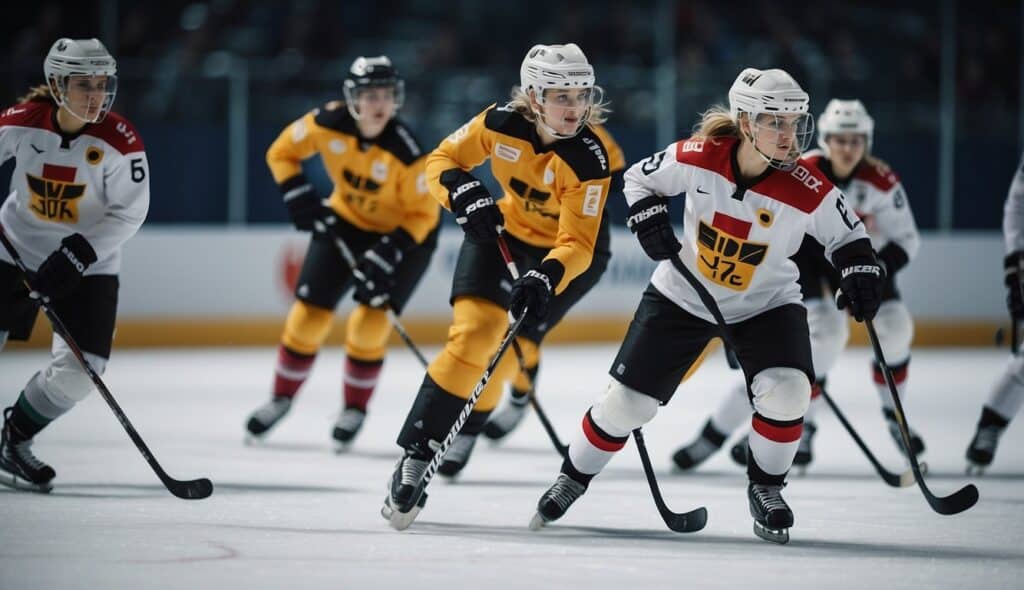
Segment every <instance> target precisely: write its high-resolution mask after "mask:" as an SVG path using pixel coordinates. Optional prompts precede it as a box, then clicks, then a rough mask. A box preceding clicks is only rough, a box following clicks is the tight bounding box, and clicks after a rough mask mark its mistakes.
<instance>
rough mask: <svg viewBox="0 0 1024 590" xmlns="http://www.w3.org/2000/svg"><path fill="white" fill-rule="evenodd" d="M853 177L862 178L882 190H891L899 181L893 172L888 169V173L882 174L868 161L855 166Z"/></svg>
mask: <svg viewBox="0 0 1024 590" xmlns="http://www.w3.org/2000/svg"><path fill="white" fill-rule="evenodd" d="M853 177H854V178H856V179H857V180H863V181H864V182H866V183H868V184H870V185H871V186H873V187H875V188H876V189H878V190H880V191H882V192H889V191H891V190H892V188H893V187H894V186H896V185H897V184H898V183H899V181H900V179H899V177H898V176H896V173H895V172H893V171H891V170H890V171H889V172H888V173H886V174H882V173H881V172H880V171H879V170H878V168H876V167H874V166H872V165H871V164H869V163H868V162H862V163H861V165H860V166H857V171H856V172H854V173H853Z"/></svg>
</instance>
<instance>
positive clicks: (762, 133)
mask: <svg viewBox="0 0 1024 590" xmlns="http://www.w3.org/2000/svg"><path fill="white" fill-rule="evenodd" d="M810 121H811V119H810V117H809V116H808V115H807V114H805V113H791V114H778V115H776V114H765V113H760V114H758V115H757V117H756V118H755V119H754V124H753V126H752V128H753V137H754V145H755V147H756V148H757V149H758V151H760V152H761V153H762V154H765V155H766V156H768V157H769V158H771V159H772V160H777V161H780V162H792V161H795V160H796V159H797V158H799V157H800V154H801V153H803V151H804V150H805V149H807V145H808V143H809V138H810V133H811V129H809V127H808V126H809V123H810Z"/></svg>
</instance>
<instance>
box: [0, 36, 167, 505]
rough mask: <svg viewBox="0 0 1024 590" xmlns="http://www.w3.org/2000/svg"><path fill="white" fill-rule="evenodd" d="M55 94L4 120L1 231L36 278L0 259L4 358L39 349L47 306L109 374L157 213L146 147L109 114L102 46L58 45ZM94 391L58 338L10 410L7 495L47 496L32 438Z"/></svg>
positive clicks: (3, 442) (50, 84) (4, 467)
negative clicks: (35, 340)
mask: <svg viewBox="0 0 1024 590" xmlns="http://www.w3.org/2000/svg"><path fill="white" fill-rule="evenodd" d="M43 75H44V78H45V84H42V85H40V86H37V87H35V88H32V89H31V90H30V91H29V93H28V95H27V96H25V97H23V98H22V99H21V100H20V101H19V104H16V105H14V106H12V107H10V108H8V109H6V110H4V111H3V112H0V160H3V161H6V160H8V159H11V158H14V160H15V166H14V173H13V176H12V178H11V187H12V191H13V192H12V193H11V194H10V195H9V196H8V197H7V200H6V201H4V203H3V207H2V208H0V225H2V231H3V232H4V234H5V235H6V236H7V238H8V240H10V242H11V243H12V245H13V246H14V248H15V250H16V251H17V253H18V255H19V256H20V257H21V259H22V260H23V261H24V263H25V265H26V266H27V267H28V269H29V270H30V271H31V276H29V277H27V278H28V279H29V280H30V281H31V284H32V287H33V288H34V289H35V291H32V292H29V290H28V288H27V286H26V284H25V279H26V277H23V276H21V273H20V272H19V271H18V269H17V267H16V266H15V265H14V264H13V259H12V257H11V256H10V255H9V254H8V252H7V250H6V249H5V248H0V349H2V348H3V346H4V343H5V342H6V341H7V339H8V338H10V339H11V340H24V339H27V338H28V337H29V335H30V334H31V332H32V328H33V326H34V324H35V320H36V317H37V316H38V310H39V299H40V298H42V299H44V300H46V301H47V302H48V305H49V306H50V308H51V309H53V311H54V312H55V313H56V315H57V316H58V317H59V318H60V319H61V321H62V322H63V323H64V325H65V326H66V327H67V329H68V332H69V333H70V335H71V337H72V339H74V341H75V342H76V343H77V344H78V346H79V348H80V349H81V351H82V353H83V355H84V357H85V359H86V360H87V361H88V363H89V364H90V365H91V366H92V368H93V370H95V371H96V373H97V374H102V373H103V371H104V369H105V368H106V365H107V361H108V359H109V358H110V349H111V341H112V340H113V335H114V322H115V319H116V316H117V293H118V285H119V283H118V272H119V271H120V268H121V247H122V246H123V245H124V243H125V242H126V241H127V240H128V239H129V238H131V237H132V236H133V235H135V232H136V231H137V230H138V229H139V226H140V225H142V222H143V220H144V219H145V218H146V213H147V212H148V211H149V165H148V164H147V161H146V152H145V150H144V148H143V143H142V136H141V135H140V134H139V133H138V131H136V130H135V127H134V126H133V125H132V124H131V123H130V122H129V121H128V120H127V119H125V118H124V117H122V116H120V115H118V114H117V113H113V112H111V111H110V108H111V106H113V104H114V97H115V95H116V93H117V62H116V61H115V60H114V57H113V56H112V55H110V52H108V51H107V49H106V47H104V46H103V43H101V42H100V41H99V40H98V39H58V40H57V41H56V42H55V43H54V44H53V46H52V47H51V48H50V51H49V53H48V54H47V55H46V59H45V60H44V61H43ZM93 387H94V386H93V382H92V379H91V378H90V377H89V375H88V374H87V373H86V372H85V370H84V369H83V368H82V367H81V366H80V365H79V363H78V360H77V359H76V357H75V356H74V354H73V352H72V350H71V348H70V347H69V346H68V344H67V343H66V342H65V341H64V339H62V338H61V337H60V336H57V335H56V334H54V336H53V346H52V347H51V352H50V362H49V364H48V365H47V366H46V367H45V368H42V369H41V370H39V371H38V372H37V373H36V374H35V375H33V376H32V377H31V378H30V379H29V381H28V383H27V384H26V385H25V387H24V389H22V391H21V395H20V396H18V399H17V401H16V402H15V403H14V405H13V406H12V407H9V408H7V409H6V410H4V414H3V415H4V421H3V433H2V438H0V483H2V484H4V485H8V486H12V487H16V488H21V489H28V490H32V491H39V492H48V491H50V489H52V486H53V479H54V477H55V475H56V472H55V471H54V469H53V468H52V467H51V466H49V465H47V464H46V463H44V462H43V461H42V460H40V459H39V458H37V457H36V456H35V455H34V454H33V452H32V441H33V440H34V437H35V436H36V435H37V434H38V433H39V432H40V431H41V430H43V429H44V428H45V427H46V426H47V425H48V424H50V423H51V422H53V421H54V420H56V419H57V418H59V417H60V416H61V415H62V414H64V413H66V412H67V411H69V410H70V409H71V408H73V407H74V406H75V404H76V403H78V402H80V401H82V400H83V399H85V397H86V396H87V395H89V393H91V392H92V390H93Z"/></svg>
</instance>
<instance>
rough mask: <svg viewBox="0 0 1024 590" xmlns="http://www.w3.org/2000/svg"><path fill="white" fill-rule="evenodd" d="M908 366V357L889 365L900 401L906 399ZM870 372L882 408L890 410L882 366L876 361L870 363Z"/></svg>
mask: <svg viewBox="0 0 1024 590" xmlns="http://www.w3.org/2000/svg"><path fill="white" fill-rule="evenodd" d="M909 366H910V359H909V358H908V359H906V360H905V361H903V362H901V363H898V364H892V365H889V370H890V371H892V380H893V382H894V383H895V384H896V393H898V394H899V396H900V401H901V402H905V401H906V399H907V392H906V383H907V369H908V367H909ZM871 373H872V376H873V378H874V381H875V387H876V388H877V389H878V396H879V397H880V398H881V399H882V408H883V409H886V410H892V409H893V403H892V396H891V395H890V393H889V386H888V385H887V384H886V383H885V375H883V374H882V368H881V367H880V366H879V365H878V363H872V368H871Z"/></svg>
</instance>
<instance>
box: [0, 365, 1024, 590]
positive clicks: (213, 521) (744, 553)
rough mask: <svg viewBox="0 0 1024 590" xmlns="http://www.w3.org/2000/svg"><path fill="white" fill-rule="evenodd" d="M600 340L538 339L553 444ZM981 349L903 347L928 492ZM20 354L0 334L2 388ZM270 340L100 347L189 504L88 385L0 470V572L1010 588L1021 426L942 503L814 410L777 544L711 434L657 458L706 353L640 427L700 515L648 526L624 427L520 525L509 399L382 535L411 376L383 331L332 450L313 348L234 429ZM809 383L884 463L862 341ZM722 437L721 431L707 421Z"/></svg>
mask: <svg viewBox="0 0 1024 590" xmlns="http://www.w3.org/2000/svg"><path fill="white" fill-rule="evenodd" d="M614 353H615V347H614V346H590V347H581V346H576V347H557V348H556V347H552V348H550V349H548V350H546V351H545V355H544V363H543V366H542V371H541V377H540V384H539V396H540V400H541V401H542V403H543V405H544V407H545V409H546V410H547V412H548V413H549V414H550V416H551V418H552V419H553V421H554V423H555V426H556V428H557V429H558V432H559V433H560V435H561V436H562V438H563V439H566V442H568V441H569V440H570V439H572V438H573V437H574V436H575V434H576V431H577V430H578V428H579V420H580V418H581V416H582V415H583V412H584V411H585V410H586V408H587V407H588V404H589V403H590V401H591V400H592V399H593V398H595V397H596V396H597V395H599V394H600V393H601V392H602V391H603V390H604V387H605V385H606V383H607V380H608V377H607V374H606V369H607V367H608V365H609V364H610V362H611V359H612V358H613V356H614ZM1006 356H1007V355H1006V353H1005V352H1000V351H995V350H982V349H948V350H941V351H936V350H918V351H915V353H914V360H913V363H912V365H911V369H910V392H909V399H908V400H907V402H906V404H905V405H906V407H907V414H908V419H909V421H910V423H911V425H912V426H913V427H914V428H915V429H917V430H918V431H919V432H920V433H921V434H922V435H923V436H924V438H925V441H926V443H927V445H928V451H927V453H926V457H925V458H926V459H927V461H928V463H929V465H930V467H931V475H930V476H929V478H928V483H929V485H930V486H931V488H932V489H933V491H935V492H936V493H937V494H941V495H945V494H948V493H951V492H952V491H954V490H955V489H957V488H959V487H960V486H961V485H964V484H966V483H967V482H968V481H969V480H968V479H967V478H966V477H965V476H964V475H963V469H964V459H963V456H964V449H965V447H966V445H967V442H968V441H969V439H970V437H971V435H972V433H973V429H974V424H975V422H976V420H977V416H978V413H979V411H980V407H981V404H982V402H983V401H984V399H985V397H986V395H987V394H988V390H989V388H990V386H991V384H992V383H993V381H994V380H995V378H996V374H997V372H998V371H1001V370H1002V369H1003V367H1004V365H1005V363H1006ZM45 360H46V355H45V353H41V352H12V351H8V352H5V353H3V354H0V384H2V393H0V402H2V403H3V404H4V405H5V406H6V405H9V404H10V403H11V402H12V401H13V400H14V399H15V398H16V397H17V394H18V391H19V390H20V388H21V387H22V385H23V384H24V383H25V381H26V380H27V379H28V378H29V377H30V376H31V375H32V373H33V372H34V371H36V370H37V369H38V368H40V367H41V366H42V365H43V363H45ZM274 361H275V351H274V350H272V349H269V348H268V349H242V350H232V351H225V350H183V351H156V350H141V351H115V355H114V358H113V360H112V362H111V364H110V366H109V369H108V374H107V376H106V379H107V383H108V385H109V387H110V389H111V390H112V391H113V392H114V394H115V396H116V397H117V399H118V401H119V402H120V403H121V405H122V406H123V408H124V410H125V412H126V413H127V414H128V416H129V418H130V419H131V420H132V421H133V422H134V424H135V426H136V428H137V429H138V430H139V432H140V433H141V434H142V436H143V438H144V439H145V440H146V441H147V442H148V444H149V446H150V447H151V448H152V450H153V452H154V453H155V455H156V457H157V458H158V460H159V461H160V462H161V463H162V464H163V466H164V467H165V469H167V471H168V472H170V473H171V474H172V475H173V476H175V477H178V478H183V479H190V478H195V477H203V476H205V477H210V478H211V479H212V480H213V481H214V484H215V486H216V489H215V491H214V495H213V496H212V497H211V498H209V499H207V500H203V501H182V500H178V499H176V498H174V497H172V496H170V495H169V494H168V493H167V492H166V491H165V490H164V489H163V487H162V486H161V485H160V483H159V482H158V481H157V480H156V478H155V477H154V475H153V474H152V473H151V471H150V470H149V467H148V466H147V465H146V464H145V462H144V461H143V459H142V458H141V456H140V455H139V454H138V452H137V451H136V449H135V447H134V446H133V445H132V444H131V442H130V441H129V440H128V438H127V436H126V435H125V433H124V432H123V431H122V429H121V427H120V426H119V425H118V424H117V422H116V421H115V419H114V417H113V415H112V414H111V412H110V411H109V409H108V408H107V407H106V404H104V402H103V400H102V398H100V397H99V395H97V394H94V395H93V396H91V397H90V398H89V399H88V400H86V401H85V402H83V403H82V404H80V405H79V407H77V408H76V409H75V410H74V411H72V412H71V413H70V414H68V415H66V416H64V417H63V418H61V419H60V420H59V421H57V422H55V423H54V424H53V425H51V426H50V427H49V428H48V429H47V430H46V431H44V432H43V433H42V434H41V435H40V436H39V437H38V440H37V443H36V445H35V447H34V448H35V450H36V452H37V454H38V455H39V456H40V457H41V458H43V459H45V460H46V461H48V462H49V463H51V464H52V465H53V466H54V467H55V468H56V470H57V474H58V475H57V480H56V481H55V484H56V487H55V488H54V491H53V493H52V494H51V495H49V496H43V495H35V494H26V493H16V492H11V491H8V490H7V489H6V488H0V589H2V590H21V589H30V588H31V589H34V588H133V589H135V588H147V589H148V588H188V589H190V590H200V589H204V588H220V589H222V588H229V587H233V588H238V589H239V590H241V589H245V590H259V589H262V588H368V587H373V588H376V589H384V588H408V589H410V590H420V589H422V588H436V587H440V586H442V585H444V586H446V587H454V588H486V589H487V590H499V589H503V588H526V587H532V588H537V589H539V588H555V587H564V588H596V589H600V588H623V587H626V588H669V587H671V588H742V587H766V588H774V587H778V588H786V590H793V589H797V588H814V589H816V590H821V589H822V588H827V589H828V590H834V589H838V588H858V589H863V588H877V589H881V588H886V589H888V588H929V589H935V588H1010V587H1020V577H1021V575H1022V574H1024V526H1022V525H1024V510H1022V509H1024V485H1022V483H1024V426H1022V424H1021V423H1020V422H1021V420H1020V419H1018V421H1017V423H1014V424H1012V425H1011V426H1010V429H1009V430H1008V432H1007V433H1006V434H1005V436H1004V437H1003V440H1002V443H1001V446H1000V448H999V453H998V456H997V458H996V461H995V464H994V465H993V467H992V468H991V470H990V472H989V473H988V474H986V476H985V477H984V478H981V479H979V480H976V483H977V484H978V486H979V488H980V490H981V501H980V502H979V504H978V505H977V506H975V507H974V508H973V509H971V510H969V511H968V512H966V513H964V514H961V515H958V516H952V517H947V516H940V515H937V514H935V513H934V512H932V511H931V509H930V508H929V507H928V505H927V504H926V503H925V501H924V498H923V497H922V496H921V494H920V492H919V490H918V489H917V488H916V487H912V488H906V489H892V488H889V487H887V486H885V485H884V484H883V483H882V482H881V480H880V479H878V477H877V476H876V474H875V473H874V471H873V469H872V468H871V467H870V465H869V464H868V462H867V461H866V459H865V458H864V457H863V456H862V454H861V453H860V451H859V450H858V449H857V448H856V447H855V446H854V444H853V442H852V441H851V440H850V438H849V437H848V435H847V434H846V432H845V431H844V430H843V429H842V427H841V426H840V425H839V423H838V422H837V421H836V420H835V419H834V417H832V416H831V414H830V411H829V410H828V409H827V407H825V408H822V410H821V412H820V413H819V426H820V428H819V431H818V435H817V437H816V439H815V443H816V445H815V463H814V464H813V465H812V466H811V469H810V471H809V472H808V474H807V475H806V476H804V477H797V476H791V478H790V484H789V487H788V488H787V489H786V497H787V499H788V500H789V502H790V504H791V506H792V507H793V510H794V511H795V514H796V524H795V526H794V527H793V529H791V538H792V540H791V542H790V543H789V545H786V546H776V545H772V544H769V543H766V542H764V541H761V540H760V539H758V538H756V537H755V536H754V535H753V533H752V531H751V519H750V516H749V514H748V511H747V505H746V493H745V475H744V473H743V472H742V471H741V470H740V469H739V468H737V467H735V466H734V465H732V463H731V462H730V460H729V458H728V457H727V456H726V453H721V454H719V455H718V456H716V457H715V458H713V459H712V460H711V461H710V462H709V463H708V464H707V465H706V466H704V467H703V468H702V469H700V470H699V471H698V472H696V473H694V474H691V475H685V476H679V475H672V474H671V473H670V471H669V465H670V460H669V457H670V456H671V454H672V452H673V451H674V450H675V449H676V447H677V446H678V445H679V444H681V443H684V442H687V441H689V440H690V438H691V437H692V436H693V435H694V434H695V433H696V432H697V431H698V430H699V428H700V426H701V425H702V424H703V421H704V419H705V418H706V416H707V414H708V412H709V411H710V410H711V409H712V408H713V407H714V406H715V404H716V403H717V401H718V398H719V396H720V395H721V394H722V393H723V392H724V391H725V390H726V389H727V387H728V385H729V384H731V383H732V380H733V379H737V378H738V374H737V373H734V372H731V371H729V369H728V368H727V367H726V365H725V362H724V359H723V358H722V357H721V355H720V354H716V355H714V356H713V358H712V359H711V360H710V361H709V362H708V363H707V365H706V366H705V367H703V368H702V369H701V371H699V372H698V374H697V375H696V376H695V377H694V378H693V379H692V380H691V381H689V382H687V383H686V384H685V385H684V386H682V387H681V388H680V390H679V391H678V393H677V394H676V397H675V399H674V400H673V402H672V404H670V405H669V406H667V407H666V408H664V409H662V411H661V413H660V414H659V416H658V417H657V418H655V420H654V421H653V422H652V423H651V424H650V425H649V426H648V427H647V428H646V429H645V433H646V435H647V444H648V448H649V449H650V451H651V453H652V459H653V460H654V464H655V467H656V468H657V469H658V471H659V476H660V478H661V483H662V486H663V491H664V494H665V497H666V501H667V502H668V503H669V505H670V506H671V507H673V508H674V509H675V510H677V511H683V510H689V509H691V508H693V507H696V506H698V505H705V506H707V508H708V511H709V520H708V526H707V528H706V529H705V530H704V531H701V532H699V533H694V534H689V535H681V534H677V533H673V532H671V531H669V530H667V529H666V528H665V526H664V524H663V523H662V522H661V520H660V518H659V516H658V514H657V512H656V510H655V508H654V505H653V503H652V501H651V499H650V494H649V492H648V489H647V484H646V482H645V480H644V478H643V472H642V469H641V466H640V461H639V458H638V457H637V455H636V450H635V448H633V445H632V443H630V444H629V445H627V448H626V449H624V450H623V451H622V452H621V453H620V456H618V457H616V458H615V459H614V460H613V461H612V462H611V464H609V466H608V468H607V469H606V470H605V472H604V473H603V474H601V475H600V476H599V477H598V478H597V479H595V480H594V483H593V484H592V486H591V488H590V490H589V491H588V493H587V494H586V495H585V496H584V497H583V498H582V499H581V500H580V501H579V502H578V503H577V504H576V505H575V506H573V508H572V509H571V510H570V512H569V513H568V514H567V515H566V517H565V518H564V519H562V520H561V521H559V522H557V523H554V524H552V525H551V526H549V527H548V528H546V529H544V530H543V531H540V532H536V533H534V532H530V531H529V530H527V527H526V525H527V523H528V522H529V520H530V517H531V515H532V513H533V510H534V506H535V504H536V501H537V499H538V498H539V496H540V494H541V493H542V492H543V491H544V490H545V489H546V488H547V486H548V485H550V483H551V482H552V481H553V480H554V478H555V476H556V475H557V473H558V467H559V464H560V459H559V457H558V456H557V455H556V453H555V452H554V450H553V449H552V447H551V445H550V443H549V441H548V439H547V437H546V436H545V435H544V432H543V430H542V429H541V426H540V423H539V422H538V421H537V420H536V418H535V417H534V416H528V417H527V419H526V421H525V422H524V424H523V426H522V427H521V429H520V430H519V431H516V432H515V433H513V435H511V436H510V437H509V439H508V440H507V441H506V442H505V444H503V445H502V446H500V447H493V446H491V445H489V444H486V442H485V441H481V443H480V444H478V445H477V449H476V452H475V454H474V456H473V458H472V460H471V462H470V463H469V465H468V466H467V468H466V470H465V471H464V472H463V474H462V476H461V478H460V480H459V481H458V482H457V483H455V484H450V483H448V482H445V481H443V480H442V479H441V478H440V477H438V478H437V479H435V480H434V481H433V482H432V483H431V485H430V487H429V488H428V491H429V494H430V499H429V501H428V503H427V506H426V508H425V509H424V510H423V512H422V513H421V514H420V517H419V519H418V520H417V522H415V523H414V524H413V525H412V527H411V528H410V529H409V530H407V531H405V532H402V533H399V532H396V531H393V530H391V529H390V528H389V527H388V526H387V524H386V522H385V521H384V520H383V519H382V518H381V517H380V515H379V510H380V506H381V501H382V499H383V497H384V494H385V482H386V481H387V480H388V478H389V476H390V473H391V470H392V468H393V466H394V463H395V461H396V460H397V458H398V455H399V451H398V448H397V447H396V446H395V444H394V438H395V435H396V433H397V431H398V428H399V426H400V425H401V422H402V420H403V418H404V416H405V413H406V411H407V410H408V408H409V405H410V403H411V400H412V397H413V395H414V394H415V392H416V389H417V387H418V385H419V383H420V380H421V378H422V369H421V368H420V367H419V365H418V363H417V362H416V360H415V359H414V357H412V355H411V354H409V353H408V352H407V351H405V350H403V349H394V350H393V351H392V352H391V354H390V356H389V358H388V360H387V363H386V364H385V370H384V372H383V375H382V379H381V384H380V387H379V390H378V392H377V394H376V395H375V397H374V399H373V401H372V402H371V407H370V413H369V416H368V418H367V422H366V424H365V427H364V430H363V432H362V433H361V435H360V437H359V438H358V439H357V442H356V444H355V445H354V447H353V448H352V449H351V451H350V452H348V453H347V454H344V455H335V454H334V453H333V451H332V446H331V443H330V439H329V435H330V430H331V427H332V424H333V420H334V417H335V414H336V412H337V411H338V409H339V404H340V373H341V367H342V353H341V351H340V350H338V349H328V350H325V351H324V352H323V353H322V354H321V356H320V358H319V359H318V360H317V364H316V366H315V368H314V373H313V377H312V378H311V380H310V381H309V382H308V383H307V384H306V387H305V388H304V390H303V392H302V393H301V394H300V396H299V398H298V400H297V403H296V404H295V405H294V406H293V410H292V413H291V414H290V415H289V416H288V417H287V418H286V419H285V421H284V422H283V423H282V424H281V425H280V426H279V427H278V429H277V430H275V431H273V432H272V433H271V434H270V436H269V437H268V439H267V442H266V443H265V444H264V445H262V446H258V447H246V446H244V445H243V444H242V440H243V436H242V434H243V423H244V421H245V419H246V417H247V416H248V414H249V412H251V411H252V410H253V409H255V408H256V407H257V406H258V405H259V404H260V403H262V402H263V401H264V400H265V399H266V396H267V392H268V388H269V386H270V381H271V375H272V370H273V364H274ZM830 390H831V393H832V394H833V396H834V397H835V399H836V400H837V402H838V403H839V404H840V406H841V407H842V408H843V410H844V411H845V412H846V414H847V416H848V417H849V418H850V419H851V421H853V422H854V424H855V425H856V426H857V428H858V429H859V430H860V433H861V434H862V436H863V437H864V438H865V439H866V441H867V442H868V444H869V445H870V446H871V448H872V449H873V450H874V451H875V453H876V454H877V455H878V456H879V458H880V459H881V460H882V461H883V462H884V463H885V464H886V465H887V466H888V467H889V469H890V470H893V471H901V470H902V469H903V468H904V465H903V462H902V459H901V458H900V456H899V455H898V453H897V452H896V449H895V447H894V445H893V442H892V440H891V439H890V437H889V434H888V432H887V431H886V430H885V427H884V423H883V421H882V419H881V415H880V413H879V410H878V407H879V401H878V396H877V394H876V393H875V388H874V385H873V384H872V382H871V380H870V375H869V371H868V352H867V351H866V350H864V349H859V350H857V349H855V350H851V351H848V352H847V353H846V355H845V356H844V357H843V358H842V360H841V362H840V365H839V366H838V367H837V369H836V370H835V371H834V372H833V373H832V375H831V376H830ZM730 443H731V441H730Z"/></svg>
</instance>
